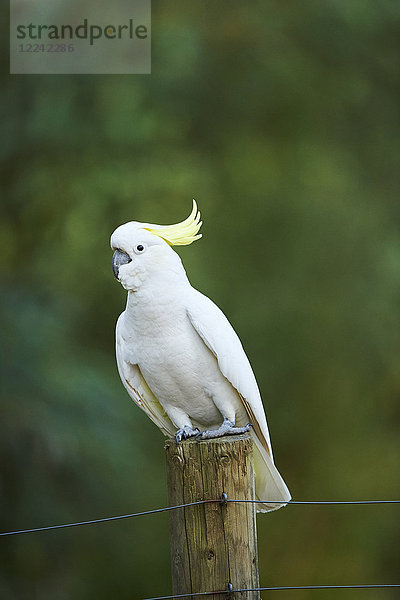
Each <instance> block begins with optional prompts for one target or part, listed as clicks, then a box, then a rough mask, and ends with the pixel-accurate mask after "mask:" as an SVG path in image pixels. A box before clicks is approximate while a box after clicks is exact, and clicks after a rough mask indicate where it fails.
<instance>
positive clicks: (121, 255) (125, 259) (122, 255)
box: [112, 250, 132, 279]
mask: <svg viewBox="0 0 400 600" xmlns="http://www.w3.org/2000/svg"><path fill="white" fill-rule="evenodd" d="M131 260H132V259H131V258H130V257H129V256H128V255H127V253H126V252H122V250H116V251H115V252H114V254H113V257H112V270H113V273H114V275H115V277H116V278H117V279H118V271H119V268H120V266H121V265H127V264H128V263H130V262H131Z"/></svg>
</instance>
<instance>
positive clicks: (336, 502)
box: [0, 494, 400, 536]
mask: <svg viewBox="0 0 400 600" xmlns="http://www.w3.org/2000/svg"><path fill="white" fill-rule="evenodd" d="M228 502H230V503H235V504H239V503H250V504H259V503H261V504H262V503H266V504H282V505H286V506H288V505H289V504H293V505H295V504H299V505H307V504H310V505H343V504H346V505H349V504H400V500H344V501H343V500H303V501H300V500H290V501H289V502H281V501H271V500H233V499H232V500H231V499H229V498H227V497H226V494H223V496H222V498H218V499H217V500H199V501H197V502H188V503H186V504H178V505H176V506H166V507H163V508H155V509H153V510H145V511H143V512H138V513H130V514H127V515H118V516H116V517H105V518H103V519H92V520H90V521H79V522H77V523H64V524H61V525H48V526H46V527H34V528H32V529H20V530H17V531H6V532H4V533H0V536H7V535H18V534H21V533H36V532H38V531H50V530H52V529H64V528H66V527H79V526H80V525H92V524H94V523H105V522H106V521H117V520H120V519H130V518H132V517H142V516H144V515H153V514H156V513H161V512H167V511H170V510H176V509H178V508H186V507H188V506H196V505H199V504H216V503H218V504H227V503H228Z"/></svg>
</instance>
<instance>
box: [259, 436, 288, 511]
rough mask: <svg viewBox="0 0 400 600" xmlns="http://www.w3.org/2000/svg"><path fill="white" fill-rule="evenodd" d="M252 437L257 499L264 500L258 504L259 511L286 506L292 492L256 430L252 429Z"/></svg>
mask: <svg viewBox="0 0 400 600" xmlns="http://www.w3.org/2000/svg"><path fill="white" fill-rule="evenodd" d="M252 438H253V442H254V472H255V488H256V490H255V491H256V500H260V501H263V502H260V503H259V504H257V512H269V511H271V510H277V509H278V508H281V507H282V506H286V504H287V503H288V502H289V500H290V499H291V495H290V492H289V490H288V488H287V486H286V483H285V482H284V481H283V479H282V477H281V475H280V473H279V471H278V469H277V468H276V467H275V465H274V463H273V461H272V460H271V458H270V456H269V454H268V452H267V451H266V450H265V448H264V447H263V445H262V443H261V442H260V440H259V439H258V438H257V436H256V435H255V433H254V431H252ZM268 501H270V502H271V504H269V503H268Z"/></svg>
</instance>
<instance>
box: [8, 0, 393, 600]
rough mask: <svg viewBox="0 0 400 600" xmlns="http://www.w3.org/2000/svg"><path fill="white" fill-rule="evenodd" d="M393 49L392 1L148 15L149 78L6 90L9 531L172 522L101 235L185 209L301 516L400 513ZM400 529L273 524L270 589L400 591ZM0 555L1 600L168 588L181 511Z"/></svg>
mask: <svg viewBox="0 0 400 600" xmlns="http://www.w3.org/2000/svg"><path fill="white" fill-rule="evenodd" d="M399 33H400V5H399V3H398V2H395V1H392V0H382V1H381V2H379V3H376V2H373V1H372V0H335V1H332V0H319V1H316V0H307V1H306V2H301V3H299V2H277V1H273V0H268V1H266V2H254V3H248V4H245V3H239V2H230V3H227V2H218V3H212V2H208V1H204V2H201V3H191V4H189V3H187V2H181V1H179V2H174V3H172V2H167V1H166V0H164V1H156V0H154V2H153V72H152V75H150V76H7V75H6V76H4V81H3V86H2V107H3V118H2V125H1V127H2V135H1V139H2V143H1V149H0V151H1V175H2V182H3V195H2V217H1V221H0V230H1V235H2V242H3V243H2V252H1V255H0V264H1V270H2V278H1V286H2V295H1V302H2V323H1V331H2V339H3V347H4V355H3V360H2V365H1V370H2V373H1V375H2V382H3V387H2V419H1V425H0V427H1V437H0V452H1V530H3V531H5V530H10V529H14V528H25V527H33V526H40V525H46V524H53V523H59V522H68V521H75V520H82V519H92V518H96V517H102V516H109V515H113V514H119V513H126V512H132V511H136V510H142V509H147V508H153V507H158V506H163V505H166V503H167V497H166V482H165V472H164V456H163V438H162V435H161V434H160V432H158V430H157V429H156V428H155V427H154V425H153V424H152V423H151V422H150V421H149V420H148V419H147V418H146V417H145V415H144V414H142V413H141V412H140V411H139V409H138V408H137V407H135V406H134V404H133V403H132V402H131V401H130V400H129V398H128V395H127V394H126V392H125V390H124V389H123V387H122V385H121V384H120V381H119V377H118V374H117V371H116V367H115V359H114V324H115V321H116V318H117V316H118V314H119V313H120V312H121V310H122V309H123V306H124V302H125V293H124V291H123V290H122V289H121V288H120V287H119V286H118V284H117V283H116V282H115V280H114V278H113V275H112V272H111V266H110V259H111V252H110V249H109V246H108V240H109V236H110V234H111V232H112V231H113V230H114V228H115V227H116V226H117V225H119V224H121V223H122V222H125V221H128V220H138V221H150V222H156V223H165V224H167V223H173V222H176V221H178V220H181V219H182V218H184V217H185V216H186V215H187V214H188V212H189V211H190V208H191V199H192V197H195V198H196V199H197V201H198V204H199V207H200V209H201V211H202V215H203V218H204V226H203V239H202V240H201V241H200V242H198V243H196V244H193V246H190V247H187V248H183V249H182V250H180V254H181V256H182V257H183V260H184V263H185V266H186V268H187V271H188V274H189V277H190V279H191V281H192V283H193V285H194V286H195V287H198V288H199V289H200V290H201V291H203V292H204V293H206V294H207V295H209V296H210V297H211V298H212V299H213V300H214V301H216V302H217V304H218V305H219V306H220V307H221V308H222V309H223V310H224V312H225V313H226V314H227V315H228V317H229V319H230V320H231V322H232V324H233V325H234V327H235V328H236V330H237V331H238V333H239V335H240V337H241V339H242V341H243V343H244V346H245V348H246V350H247V353H248V355H249V357H250V360H251V362H252V365H253V367H254V370H255V373H256V376H257V378H258V381H259V384H260V388H261V391H262V394H263V398H264V401H265V404H266V407H267V414H268V417H269V422H270V427H271V431H272V439H273V442H274V448H275V453H276V459H277V464H278V467H279V469H280V470H281V472H282V473H283V475H284V477H285V479H286V480H287V482H288V485H289V487H290V489H291V491H292V493H293V496H294V498H295V499H342V500H345V499H373V498H380V499H391V498H399V484H398V474H399V472H400V457H399V444H398V424H399V403H398V396H399V385H400V376H399V369H398V364H399V358H400V356H399V354H400V352H399V350H400V347H399V328H398V305H399V299H400V275H399V274H400V243H399V226H400V223H399V222H400V210H399V206H400V205H399V202H398V197H399V134H400V131H399V129H400V127H399V87H400V86H399V83H400V82H399V70H398V64H399V45H398V39H399ZM2 60H3V67H4V69H3V72H7V70H8V65H7V64H6V62H5V59H4V53H3V59H2ZM397 511H398V509H397V508H396V507H393V506H392V507H391V506H387V507H348V508H343V507H342V508H340V507H331V508H325V507H324V508H315V507H308V508H307V507H295V506H293V507H292V508H287V509H284V510H280V511H278V512H277V513H273V514H270V515H263V516H260V517H259V518H258V527H259V550H260V574H261V583H262V584H263V585H307V584H346V583H359V582H365V583H368V582H371V583H374V582H386V583H393V582H397V583H398V564H399V556H398V553H399V518H398V512H397ZM0 547H1V553H2V560H1V564H2V572H1V576H0V595H1V597H2V598H4V599H13V600H14V599H15V600H17V599H18V600H19V599H23V600H26V599H28V598H29V599H33V600H48V599H51V600H53V599H54V598H57V600H63V599H71V598H74V600H83V599H85V600H88V599H90V598H96V600H102V599H104V600H105V599H106V598H107V599H109V598H116V599H118V600H124V599H128V598H129V599H132V598H140V597H143V596H149V595H160V594H167V593H169V590H170V575H169V542H168V518H167V515H158V516H153V517H145V518H141V519H137V520H131V521H129V520H128V521H122V522H116V523H108V524H103V525H98V526H89V527H81V528H74V529H72V530H63V531H55V532H47V533H41V534H35V535H24V536H18V537H15V538H3V539H2V541H1V545H0ZM317 593H318V592H304V593H300V592H299V593H296V598H298V599H302V600H303V599H308V598H310V599H311V598H316V597H317V596H316V594H317ZM368 593H369V598H374V600H380V599H384V598H385V599H386V598H390V597H393V598H394V597H395V595H393V596H391V595H390V593H388V592H383V591H378V590H376V591H374V592H368ZM282 594H283V592H281V595H282ZM292 594H294V593H292ZM332 594H333V592H332ZM280 597H281V596H280ZM284 597H285V598H286V597H288V598H289V593H288V595H287V596H284ZM292 597H293V598H294V595H291V596H290V598H292ZM335 597H336V598H339V595H336V596H335ZM364 597H365V592H361V591H359V592H357V591H352V592H351V593H350V592H348V593H347V592H345V591H341V592H340V598H342V599H347V598H349V599H350V598H351V599H358V598H360V599H364Z"/></svg>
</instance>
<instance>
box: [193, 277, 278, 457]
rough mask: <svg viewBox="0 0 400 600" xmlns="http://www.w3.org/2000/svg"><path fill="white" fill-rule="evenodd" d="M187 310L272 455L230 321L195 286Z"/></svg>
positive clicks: (260, 407)
mask: <svg viewBox="0 0 400 600" xmlns="http://www.w3.org/2000/svg"><path fill="white" fill-rule="evenodd" d="M192 289H193V288H192ZM187 314H188V317H189V319H190V321H191V323H192V325H193V327H194V328H195V329H196V331H197V333H198V334H199V335H200V337H201V338H202V339H203V341H204V343H205V344H206V345H207V346H208V348H209V349H210V350H211V352H213V354H214V355H215V357H216V358H217V360H218V366H219V368H220V369H221V373H222V374H223V375H224V377H226V379H227V380H228V381H229V382H230V383H231V384H232V385H233V387H234V388H235V389H236V390H237V392H238V393H239V395H240V396H241V399H242V402H243V405H244V407H245V409H246V412H247V414H248V417H249V421H250V422H251V424H252V425H253V428H254V433H255V434H256V436H257V437H258V439H259V440H260V442H261V443H262V445H263V446H264V447H265V449H266V450H267V452H268V454H269V455H270V457H271V458H272V448H271V442H270V438H269V432H268V425H267V420H266V417H265V412H264V408H263V404H262V401H261V396H260V392H259V390H258V386H257V382H256V378H255V377H254V373H253V370H252V368H251V366H250V363H249V360H248V358H247V356H246V353H245V351H244V350H243V346H242V344H241V342H240V340H239V338H238V336H237V335H236V333H235V331H234V329H233V327H232V325H231V324H230V323H229V321H228V319H227V318H226V316H225V315H224V313H223V312H222V311H221V310H220V309H219V308H218V306H216V305H215V304H214V302H212V300H210V299H209V298H207V296H204V295H203V294H201V293H200V292H199V291H197V290H195V289H193V293H192V294H190V298H189V300H188V304H187Z"/></svg>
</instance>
